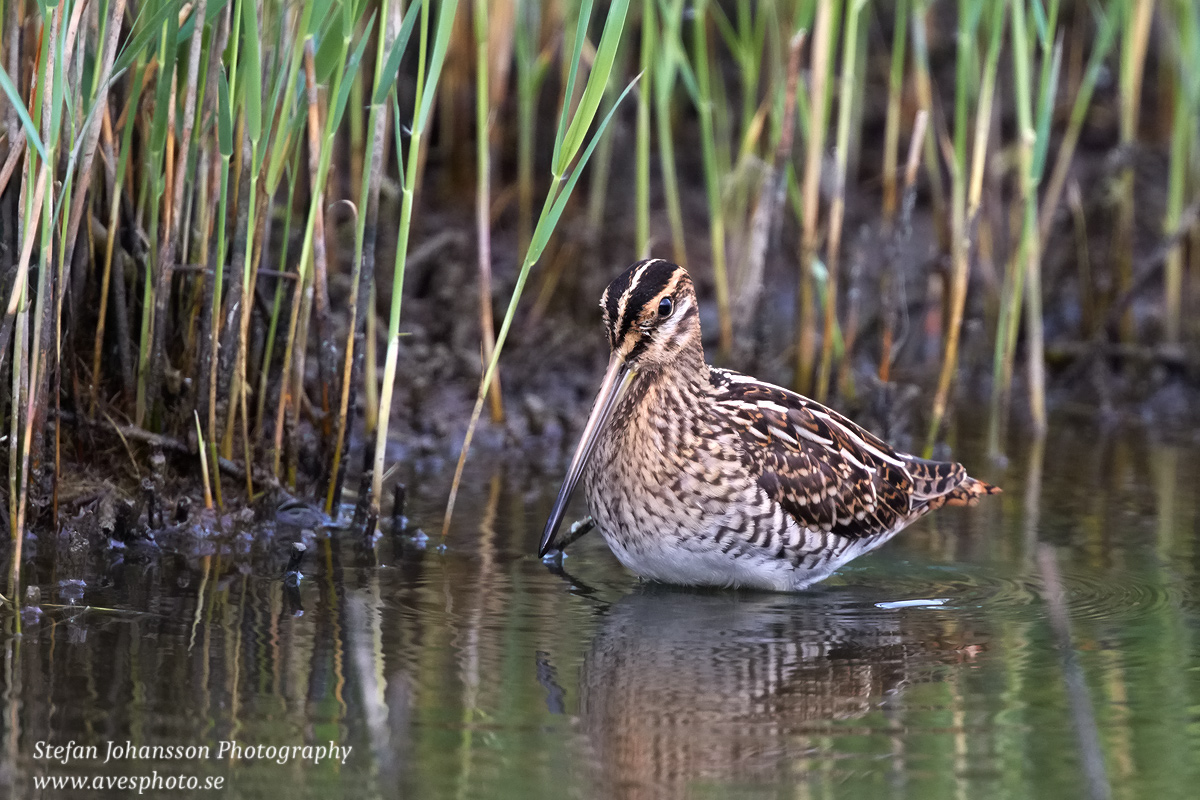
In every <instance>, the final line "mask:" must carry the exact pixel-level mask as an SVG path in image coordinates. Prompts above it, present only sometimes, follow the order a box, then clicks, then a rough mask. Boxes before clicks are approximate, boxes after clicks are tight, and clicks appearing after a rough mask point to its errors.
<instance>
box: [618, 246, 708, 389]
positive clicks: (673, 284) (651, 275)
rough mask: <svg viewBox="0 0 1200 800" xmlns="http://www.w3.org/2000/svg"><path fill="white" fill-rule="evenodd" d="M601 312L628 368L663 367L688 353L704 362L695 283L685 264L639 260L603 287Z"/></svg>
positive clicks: (648, 368) (649, 368) (654, 259)
mask: <svg viewBox="0 0 1200 800" xmlns="http://www.w3.org/2000/svg"><path fill="white" fill-rule="evenodd" d="M600 310H601V311H602V312H603V314H604V330H605V332H606V333H607V334H608V343H609V346H610V347H611V348H612V355H613V358H614V359H619V360H620V361H621V362H623V363H624V364H625V365H626V366H627V367H629V368H630V369H633V370H655V369H662V368H664V367H668V366H670V365H672V364H673V363H675V362H676V361H678V360H679V359H680V358H681V357H684V356H688V357H695V356H699V357H700V359H701V360H703V350H702V348H701V344H700V311H699V308H698V305H697V302H696V287H695V286H694V285H693V284H692V279H691V277H690V276H689V275H688V274H687V270H685V269H684V268H683V267H680V266H678V265H676V264H672V263H670V262H669V261H663V260H662V259H657V258H652V259H648V260H646V261H639V262H637V263H636V264H634V265H633V266H631V267H629V269H627V270H625V271H624V272H622V273H621V274H620V275H619V276H617V278H616V279H615V280H613V282H612V283H610V284H609V285H608V288H607V289H605V290H604V295H603V296H602V297H601V298H600Z"/></svg>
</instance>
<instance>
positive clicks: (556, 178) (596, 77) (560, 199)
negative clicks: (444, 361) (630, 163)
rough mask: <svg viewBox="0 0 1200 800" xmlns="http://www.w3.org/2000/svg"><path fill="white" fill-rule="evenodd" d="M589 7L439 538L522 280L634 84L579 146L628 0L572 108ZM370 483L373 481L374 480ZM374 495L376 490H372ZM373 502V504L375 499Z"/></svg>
mask: <svg viewBox="0 0 1200 800" xmlns="http://www.w3.org/2000/svg"><path fill="white" fill-rule="evenodd" d="M591 9H592V3H591V2H590V0H584V3H583V5H582V7H581V8H580V11H579V23H578V30H577V32H576V35H575V44H574V52H573V53H572V56H571V61H570V62H569V64H570V72H569V73H568V77H567V86H566V91H565V92H564V93H563V97H564V98H565V99H564V102H563V106H562V109H561V111H560V112H559V118H558V129H557V132H556V133H555V136H554V152H553V155H552V156H551V181H550V189H549V191H548V192H547V193H546V200H545V203H544V204H543V206H542V213H541V215H540V216H539V217H538V221H537V225H536V226H535V227H534V229H533V236H532V238H531V239H530V244H529V250H528V251H527V252H526V253H525V256H524V258H523V259H522V261H521V270H520V272H519V273H518V275H517V282H516V286H514V287H513V293H512V296H511V298H510V300H509V303H508V309H507V310H506V311H505V312H504V321H503V322H502V323H501V325H500V332H499V333H498V334H497V335H496V348H495V350H494V351H493V352H492V358H491V361H490V362H488V365H487V370H486V371H485V372H484V375H483V380H482V381H480V384H479V392H478V395H477V397H476V400H475V407H474V409H473V410H472V412H471V421H470V423H469V424H468V426H467V434H466V437H465V439H464V440H463V446H462V450H461V452H460V453H459V457H458V465H457V467H456V468H455V472H454V482H453V485H452V486H451V489H450V497H449V500H448V501H447V503H446V514H445V517H444V519H443V522H442V536H443V538H444V537H445V536H446V534H447V533H448V532H449V529H450V520H451V518H452V516H453V514H454V501H455V499H456V497H457V494H458V488H459V484H460V483H461V481H462V472H463V467H464V466H465V464H466V459H467V453H468V451H469V450H470V447H471V439H472V437H473V436H474V433H475V427H476V425H477V424H478V423H479V415H480V413H481V412H482V411H483V405H484V401H485V398H486V396H487V392H488V388H489V387H490V385H491V382H492V378H493V377H494V376H495V374H496V368H497V366H498V365H499V362H500V353H501V351H502V350H503V348H504V342H505V340H506V339H507V338H508V331H509V328H510V327H511V326H512V321H513V317H514V316H515V314H516V310H517V304H518V302H519V301H520V299H521V293H522V291H523V290H524V288H525V282H526V281H527V280H528V278H529V271H530V270H531V269H532V268H533V266H534V264H536V263H537V261H538V259H539V258H540V257H541V255H542V251H543V250H545V248H546V245H547V243H548V242H549V241H550V237H551V235H553V233H554V229H555V227H556V226H557V225H558V220H559V218H560V217H561V216H562V213H563V209H564V208H565V206H566V203H567V201H568V200H569V199H570V197H571V193H572V192H573V191H574V189H575V185H576V183H578V181H579V178H580V176H581V175H582V173H583V171H584V167H586V166H587V163H588V160H589V159H590V158H591V156H592V153H593V151H594V150H595V149H596V145H597V144H598V143H599V140H600V138H601V136H602V135H603V133H604V129H605V128H606V127H608V123H609V121H610V120H611V119H612V116H613V114H614V113H615V112H616V110H617V108H618V107H619V106H620V101H621V99H623V98H624V97H625V95H626V94H627V93H628V92H629V91H630V90H631V89H632V88H633V86H634V84H633V83H630V84H629V86H627V87H626V88H625V91H624V92H623V93H622V94H621V96H620V97H618V98H617V102H616V103H614V104H613V107H612V108H611V109H610V110H609V112H608V114H607V115H606V116H605V117H604V118H603V119H602V120H601V121H600V123H599V126H598V127H597V128H596V130H595V132H594V133H593V134H592V136H591V138H590V141H588V143H587V146H586V147H585V146H584V142H585V139H586V137H587V133H588V130H589V129H591V127H592V124H593V122H594V121H595V119H596V116H597V112H598V111H599V108H600V101H601V99H602V98H603V96H604V91H605V87H606V86H607V85H608V80H609V76H610V75H611V73H612V68H613V63H614V61H615V60H616V55H617V49H618V47H619V46H620V42H621V36H622V33H623V32H624V29H625V15H626V13H627V12H628V10H629V0H616V1H615V2H614V3H613V4H612V5H611V6H610V7H609V9H608V14H607V17H606V19H605V23H604V32H603V33H602V34H601V36H600V43H599V44H598V45H597V46H596V55H595V58H594V60H593V61H592V68H591V71H590V72H589V73H588V77H587V83H586V84H585V85H584V89H583V94H582V95H581V96H580V98H579V103H578V105H577V106H576V107H575V109H574V110H572V109H571V108H570V106H569V102H570V98H571V97H572V96H573V95H574V89H575V80H576V74H577V72H578V69H579V65H580V53H581V51H582V49H583V41H584V38H585V35H586V30H587V24H588V22H589V21H590V19H591ZM382 407H383V413H384V414H386V407H387V403H386V402H383V403H382ZM380 427H381V428H386V425H383V424H381V425H380ZM381 466H382V455H381V451H380V450H376V469H377V470H378V469H379V468H380V467H381ZM376 480H378V476H377V477H376ZM377 497H378V492H376V498H377ZM375 502H378V501H377V500H376V501H375Z"/></svg>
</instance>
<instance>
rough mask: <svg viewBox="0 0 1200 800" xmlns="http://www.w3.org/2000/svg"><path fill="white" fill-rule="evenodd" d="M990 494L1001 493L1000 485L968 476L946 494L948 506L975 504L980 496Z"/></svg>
mask: <svg viewBox="0 0 1200 800" xmlns="http://www.w3.org/2000/svg"><path fill="white" fill-rule="evenodd" d="M989 494H1000V487H999V486H992V485H991V484H990V483H984V482H983V481H981V480H979V479H978V478H971V477H968V478H967V479H966V480H965V481H963V482H962V483H960V484H959V485H958V486H956V487H954V491H952V492H950V493H949V494H947V495H945V501H946V505H948V506H973V505H975V504H976V503H978V502H979V498H981V497H983V496H984V495H989Z"/></svg>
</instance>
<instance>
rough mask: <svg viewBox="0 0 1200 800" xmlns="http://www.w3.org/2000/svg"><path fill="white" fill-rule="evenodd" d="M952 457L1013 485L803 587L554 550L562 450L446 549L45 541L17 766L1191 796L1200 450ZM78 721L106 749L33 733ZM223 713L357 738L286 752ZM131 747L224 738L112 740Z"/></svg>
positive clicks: (551, 785) (5, 761) (370, 781)
mask: <svg viewBox="0 0 1200 800" xmlns="http://www.w3.org/2000/svg"><path fill="white" fill-rule="evenodd" d="M959 456H960V457H961V458H964V459H965V460H967V462H968V463H970V464H972V466H975V467H976V469H974V470H973V471H974V472H976V473H979V474H980V475H981V476H982V477H985V478H988V479H991V480H994V481H997V482H999V483H1001V484H1002V485H1003V486H1004V488H1005V490H1006V493H1005V494H1003V495H1001V496H1000V497H997V498H991V499H989V500H988V501H986V502H985V503H984V504H983V505H981V506H980V507H978V508H974V509H946V510H943V511H941V512H938V514H937V515H935V516H934V517H932V518H930V519H927V520H925V521H923V522H921V523H919V524H918V525H917V526H914V527H913V528H911V529H910V530H909V531H907V532H906V533H905V534H904V535H902V536H901V537H900V538H898V539H897V540H895V541H894V542H892V543H891V544H889V545H888V546H886V547H885V548H883V549H882V550H881V551H878V552H877V553H874V554H872V555H870V556H867V557H865V558H862V559H860V560H859V561H858V562H855V563H854V564H853V565H851V566H850V567H848V568H846V569H844V570H842V571H841V572H840V573H839V574H837V575H836V576H834V578H833V579H831V580H829V581H828V582H826V583H825V584H822V585H821V586H819V587H817V588H816V589H815V590H813V591H809V592H806V593H803V594H797V595H772V594H755V593H739V592H713V591H709V592H696V591H684V590H678V589H670V588H665V587H657V586H650V585H640V584H639V583H638V581H637V580H636V579H635V578H633V577H632V576H631V575H629V574H628V573H627V572H625V571H624V570H623V569H622V568H621V567H620V566H619V565H618V564H617V563H616V561H615V560H614V559H613V558H612V556H611V555H610V554H609V553H608V552H607V550H606V549H605V547H604V545H603V542H602V541H601V540H600V539H599V538H598V537H596V536H589V537H587V538H585V539H584V540H581V541H580V542H579V543H578V544H577V545H576V546H575V547H574V548H573V552H572V554H571V555H570V556H569V557H568V558H567V559H566V562H565V566H566V570H567V571H568V572H569V573H570V574H569V575H567V574H558V573H555V572H554V571H551V570H550V569H548V568H547V567H546V566H545V565H543V564H542V563H541V562H540V561H538V560H537V559H536V558H534V557H533V556H532V551H533V550H534V548H535V546H536V543H537V539H538V536H539V534H540V532H541V524H542V522H543V520H544V518H545V514H546V512H547V511H548V509H549V503H550V501H551V499H552V497H553V492H554V491H555V490H556V489H557V484H556V477H557V476H548V475H532V474H525V473H524V472H521V473H520V474H519V473H518V471H517V470H515V469H508V470H505V469H497V470H495V471H490V470H488V469H486V468H482V467H477V468H476V472H475V474H474V475H473V476H472V477H471V478H470V479H469V480H468V486H470V487H472V488H471V491H469V492H468V496H467V497H465V498H464V499H463V500H461V501H460V506H459V511H458V515H457V520H456V525H455V528H454V530H453V532H452V534H451V536H450V538H449V541H448V543H447V545H448V546H447V548H446V549H445V551H444V552H440V551H439V549H438V547H437V539H436V537H431V538H430V540H429V541H428V542H427V543H424V544H422V542H421V541H420V537H419V536H411V535H404V536H400V535H393V534H390V533H389V534H386V535H384V536H383V537H382V538H381V539H380V541H379V542H378V543H377V545H376V546H375V547H374V548H369V547H365V546H364V545H363V544H362V543H360V542H358V541H355V540H354V538H353V537H351V536H348V535H347V534H345V533H338V532H336V531H334V532H333V534H332V535H319V536H318V537H317V538H316V539H315V540H312V541H311V542H310V544H311V547H310V550H309V556H308V558H307V560H306V561H305V563H304V567H303V569H304V573H305V577H304V578H303V580H302V581H300V583H299V586H298V587H291V586H288V585H286V584H285V582H284V581H283V580H282V579H281V574H282V572H283V565H284V564H285V563H286V561H287V553H288V549H289V547H290V545H291V543H292V542H293V541H295V539H296V537H297V535H298V531H296V530H294V529H289V528H287V527H283V526H281V527H279V528H278V529H274V528H272V527H271V526H268V527H266V528H264V529H262V530H260V531H258V533H257V535H255V536H247V535H240V536H233V535H231V536H230V537H228V538H227V539H220V538H218V539H217V540H214V541H211V542H208V543H205V546H204V547H203V548H199V549H197V548H194V547H185V548H182V550H181V551H180V552H171V551H172V549H173V548H172V547H171V543H169V542H164V543H163V547H162V548H161V549H160V550H159V551H153V550H144V549H139V548H130V549H128V550H126V551H123V552H116V553H107V554H104V555H103V556H102V557H100V559H99V560H100V562H101V563H102V565H103V566H102V567H101V568H98V567H96V566H94V564H93V562H94V561H95V560H96V559H94V558H93V559H91V560H90V561H88V562H87V563H89V564H93V566H90V567H87V568H85V569H83V571H82V572H80V571H78V570H77V569H75V568H73V567H72V566H71V564H70V561H71V559H70V557H69V555H70V553H69V552H68V551H69V548H67V550H64V548H63V547H62V546H59V547H54V546H50V544H48V543H46V542H40V543H39V544H38V548H39V551H38V553H37V555H36V560H35V562H34V563H35V565H36V567H35V568H34V569H32V570H30V571H29V572H28V573H27V574H31V575H32V576H33V579H34V580H35V581H36V582H37V584H38V586H39V588H40V593H41V595H40V598H35V599H37V600H38V606H39V608H40V614H39V613H37V612H35V611H27V612H26V613H25V614H24V615H23V618H22V620H21V624H22V630H21V633H20V634H19V635H18V634H17V633H16V630H15V628H16V623H17V619H16V618H15V617H14V616H13V615H12V614H11V613H8V612H6V615H5V616H4V623H3V624H4V637H3V642H2V644H3V650H2V652H0V656H2V659H3V660H2V663H0V687H2V689H3V693H2V696H0V706H2V708H0V732H2V737H0V790H3V792H4V794H5V796H13V797H37V796H46V797H59V796H70V797H86V796H102V795H104V796H123V795H125V794H128V792H120V791H108V792H106V791H99V790H98V791H90V790H89V791H78V790H77V791H70V792H69V793H68V792H66V791H54V790H49V791H45V792H42V791H39V790H38V789H37V788H36V785H35V781H36V780H38V779H40V778H45V777H50V778H55V777H59V778H61V777H63V776H66V777H68V778H70V777H75V778H85V779H87V780H89V781H94V780H95V779H97V778H99V779H100V780H101V781H104V780H108V779H113V778H120V777H125V778H131V779H134V780H135V781H139V780H142V779H143V778H145V779H147V780H153V779H154V777H155V774H154V773H155V772H157V776H158V777H159V778H161V779H163V780H164V781H165V779H166V778H167V777H169V776H176V775H183V776H195V777H197V778H198V779H199V780H201V781H204V780H206V779H209V778H213V779H215V778H222V779H223V780H224V785H223V787H222V788H221V790H220V791H196V792H187V791H184V792H178V791H176V792H166V791H165V790H164V791H155V790H154V789H153V788H151V789H150V790H148V791H147V792H146V794H147V796H167V795H168V794H169V795H170V796H172V797H180V796H190V795H192V794H194V795H195V796H206V797H212V796H224V797H286V798H289V799H290V800H300V798H308V797H312V798H317V797H322V798H324V797H339V796H342V797H394V796H404V797H420V798H427V797H456V798H460V797H461V798H469V797H478V798H502V797H514V798H516V797H520V798H530V797H554V798H559V797H578V798H611V797H631V798H668V797H685V796H686V797H712V798H718V797H719V798H727V797H746V798H759V797H764V798H765V797H781V796H797V797H871V798H876V797H913V798H941V797H1013V798H1028V797H1047V798H1060V797H1087V796H1089V795H1091V796H1104V795H1103V793H1104V792H1105V791H1111V795H1112V796H1113V797H1117V798H1143V797H1155V798H1163V799H1167V798H1176V797H1178V798H1191V797H1194V796H1195V791H1196V788H1195V787H1196V786H1197V785H1200V643H1198V642H1200V590H1198V589H1197V583H1196V577H1197V567H1198V565H1200V546H1198V545H1200V506H1198V502H1197V491H1196V487H1197V485H1198V483H1200V452H1198V451H1197V448H1196V447H1195V446H1194V445H1193V446H1188V447H1179V446H1168V445H1159V444H1154V443H1151V442H1149V441H1148V440H1147V437H1146V436H1145V435H1144V434H1130V435H1126V436H1122V437H1117V438H1113V439H1108V438H1104V437H1102V436H1100V435H1098V434H1094V433H1092V432H1090V431H1089V432H1086V433H1076V434H1072V433H1069V432H1066V433H1064V432H1058V433H1056V434H1054V435H1053V436H1052V437H1051V438H1050V440H1049V441H1048V442H1047V445H1046V447H1045V449H1044V451H1037V450H1034V451H1030V450H1028V449H1026V450H1024V451H1018V452H1017V453H1016V454H1015V455H1014V457H1013V459H1012V461H1011V462H1010V464H1009V466H1008V467H1007V468H1006V469H1004V470H994V471H992V472H990V473H989V471H988V470H987V469H978V466H979V465H981V464H982V463H983V460H982V458H981V457H980V456H979V454H978V452H977V451H974V450H972V449H970V448H969V447H968V448H965V449H964V450H963V451H961V452H960V453H959ZM408 480H409V485H410V494H411V496H412V501H411V507H410V510H409V513H410V517H411V519H412V525H413V527H412V528H410V531H409V533H410V534H411V533H415V532H416V526H418V525H423V526H426V527H427V529H429V530H436V529H437V527H438V524H439V523H440V502H441V500H442V498H444V493H445V477H444V476H442V475H438V476H434V477H432V478H425V479H420V478H416V477H413V476H410V477H409V478H408ZM1042 544H1048V545H1051V546H1052V547H1053V548H1054V550H1053V555H1055V556H1056V558H1055V559H1054V561H1056V563H1057V571H1058V572H1059V573H1060V575H1061V582H1062V585H1063V588H1064V592H1065V598H1064V604H1065V608H1066V612H1067V613H1066V618H1067V620H1068V622H1069V631H1066V632H1064V631H1062V630H1061V629H1056V628H1055V627H1054V626H1053V625H1052V624H1051V616H1050V614H1049V612H1048V605H1047V601H1046V585H1047V583H1046V581H1047V575H1046V572H1045V568H1044V565H1043V564H1042V563H1041V562H1039V560H1038V553H1039V549H1038V548H1039V546H1040V545H1042ZM93 555H94V554H93ZM1064 636H1069V640H1067V639H1064ZM1060 645H1066V646H1065V647H1060ZM72 741H73V742H75V743H80V744H82V745H85V746H89V745H90V746H95V747H96V748H97V751H96V754H95V756H94V757H92V756H91V755H89V754H88V753H87V751H68V752H67V753H66V754H65V756H63V757H59V758H58V759H57V760H53V759H47V758H45V757H44V756H45V755H46V754H47V750H46V747H47V746H48V745H57V746H63V745H67V743H68V742H72ZM223 741H224V742H230V741H237V742H238V743H239V745H240V746H246V745H251V746H256V745H260V744H261V745H265V746H287V747H293V746H304V745H311V746H313V747H317V746H322V745H324V746H328V745H329V744H330V743H331V742H332V743H334V744H336V746H337V747H339V748H341V747H345V746H349V747H350V748H351V750H350V751H349V755H348V756H347V757H346V758H345V760H344V763H342V761H341V759H333V758H330V757H328V756H326V757H324V758H320V757H319V753H317V752H316V751H315V750H314V751H311V752H309V753H307V754H305V753H304V751H299V752H298V753H297V756H298V757H297V758H290V759H289V760H288V762H287V763H284V764H280V763H277V761H278V760H279V756H278V754H276V758H275V760H268V759H263V758H252V757H249V756H250V755H251V754H249V753H245V752H243V753H242V757H241V758H235V759H231V758H229V757H228V756H227V754H221V753H219V747H220V744H219V743H220V742H223ZM109 742H113V743H116V744H118V745H120V746H121V747H124V746H125V744H126V743H127V742H129V743H132V744H133V745H135V746H142V745H147V746H155V745H159V746H174V745H184V746H196V747H200V746H204V745H208V746H210V747H211V752H210V754H209V757H208V758H203V757H196V756H195V755H194V754H193V755H192V757H188V756H187V754H186V753H185V754H183V755H184V757H183V758H175V759H167V758H163V757H162V756H163V755H165V754H163V753H159V754H158V755H159V757H158V758H155V757H153V756H154V754H153V753H151V754H150V757H149V758H146V759H141V758H137V759H121V760H113V761H110V762H108V763H103V761H104V757H105V755H106V751H107V747H108V743H109ZM289 752H290V751H289ZM1089 753H1092V754H1094V755H1095V756H1096V760H1095V761H1094V762H1093V763H1092V765H1091V766H1090V767H1087V766H1085V764H1087V763H1088V759H1087V755H1088V754H1089ZM305 755H307V757H308V759H309V761H307V762H306V761H303V760H301V758H303V757H304V756H305ZM64 761H65V762H66V763H62V762H64ZM311 762H316V763H311ZM164 785H165V784H164ZM151 786H153V784H151ZM134 791H135V792H136V789H134Z"/></svg>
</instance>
